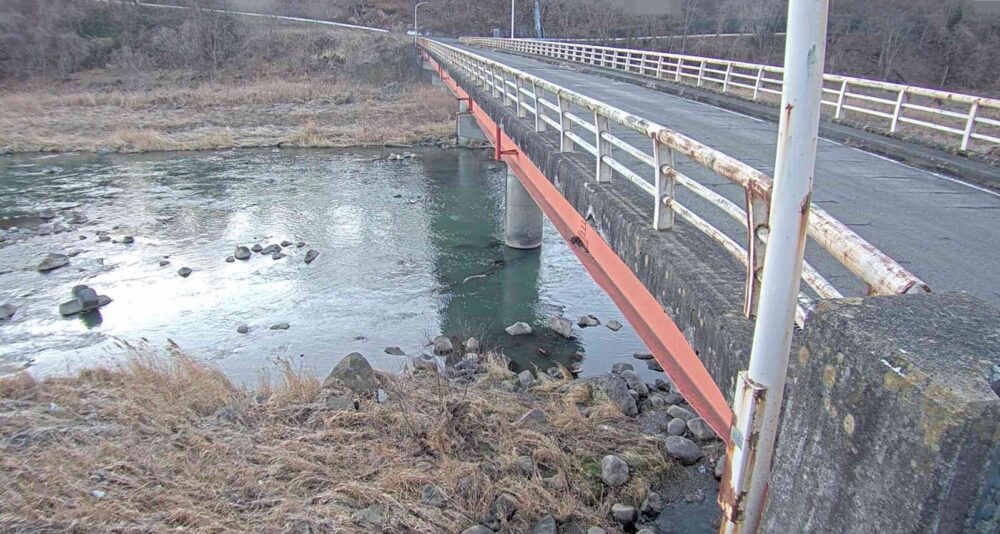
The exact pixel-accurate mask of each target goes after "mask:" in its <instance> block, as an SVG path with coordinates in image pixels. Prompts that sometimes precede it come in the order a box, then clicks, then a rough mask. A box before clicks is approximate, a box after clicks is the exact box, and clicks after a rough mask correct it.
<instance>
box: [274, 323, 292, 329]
mask: <svg viewBox="0 0 1000 534" xmlns="http://www.w3.org/2000/svg"><path fill="white" fill-rule="evenodd" d="M289 328H291V325H289V324H288V323H278V324H273V325H271V330H288V329H289Z"/></svg>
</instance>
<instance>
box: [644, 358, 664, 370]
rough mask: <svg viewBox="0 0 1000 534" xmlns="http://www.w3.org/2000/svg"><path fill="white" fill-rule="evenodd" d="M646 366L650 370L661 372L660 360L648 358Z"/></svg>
mask: <svg viewBox="0 0 1000 534" xmlns="http://www.w3.org/2000/svg"><path fill="white" fill-rule="evenodd" d="M646 368H647V369H649V370H650V371H656V372H658V373H661V372H663V366H661V365H660V362H658V361H656V360H649V361H648V362H646Z"/></svg>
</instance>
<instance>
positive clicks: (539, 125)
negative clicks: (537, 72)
mask: <svg viewBox="0 0 1000 534" xmlns="http://www.w3.org/2000/svg"><path fill="white" fill-rule="evenodd" d="M542 90H543V89H541V88H539V87H538V84H537V83H535V82H531V95H532V100H533V101H534V103H535V131H536V132H544V131H545V127H546V126H548V125H547V124H546V123H545V120H544V119H543V117H545V106H544V105H543V104H542V103H541V100H542V97H541V94H540V93H539V91H542Z"/></svg>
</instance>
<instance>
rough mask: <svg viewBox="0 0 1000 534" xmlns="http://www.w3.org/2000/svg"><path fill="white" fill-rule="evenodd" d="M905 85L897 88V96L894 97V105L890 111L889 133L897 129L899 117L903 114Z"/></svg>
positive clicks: (905, 94)
mask: <svg viewBox="0 0 1000 534" xmlns="http://www.w3.org/2000/svg"><path fill="white" fill-rule="evenodd" d="M906 89H907V88H906V87H904V88H902V89H900V90H899V96H897V97H896V107H895V108H894V109H893V111H892V124H890V125H889V133H896V132H897V131H899V117H900V116H901V115H902V114H903V104H906V96H907V93H906Z"/></svg>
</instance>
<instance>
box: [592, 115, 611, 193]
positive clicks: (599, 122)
mask: <svg viewBox="0 0 1000 534" xmlns="http://www.w3.org/2000/svg"><path fill="white" fill-rule="evenodd" d="M594 126H595V127H596V129H597V133H596V136H595V141H596V143H594V146H595V147H597V181H598V182H610V181H611V176H612V173H613V172H614V170H613V169H612V168H611V165H608V164H607V163H606V162H605V161H604V158H605V157H607V158H611V141H608V140H607V139H605V138H604V134H610V133H611V121H609V120H608V118H607V117H605V116H603V115H601V114H600V113H597V112H594Z"/></svg>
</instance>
